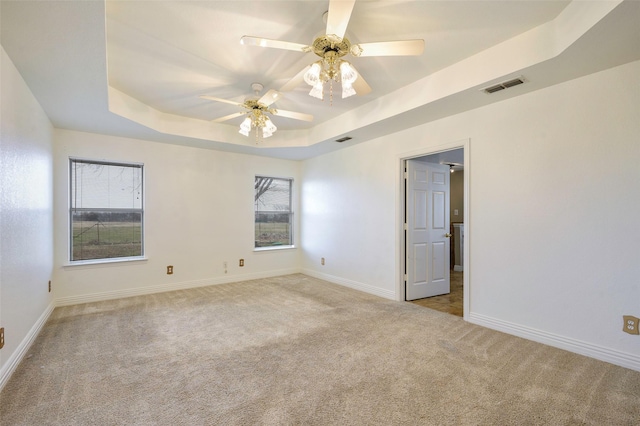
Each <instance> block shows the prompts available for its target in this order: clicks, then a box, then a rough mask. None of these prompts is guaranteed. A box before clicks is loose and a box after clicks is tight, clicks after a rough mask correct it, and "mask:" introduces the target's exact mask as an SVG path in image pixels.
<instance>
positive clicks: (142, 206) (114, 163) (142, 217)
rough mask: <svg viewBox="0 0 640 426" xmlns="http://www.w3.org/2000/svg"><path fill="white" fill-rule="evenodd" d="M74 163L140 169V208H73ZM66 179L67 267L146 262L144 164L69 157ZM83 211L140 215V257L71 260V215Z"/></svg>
mask: <svg viewBox="0 0 640 426" xmlns="http://www.w3.org/2000/svg"><path fill="white" fill-rule="evenodd" d="M75 163H87V164H97V165H105V166H120V167H132V168H139V169H140V179H141V182H140V187H141V190H142V194H141V200H140V208H130V209H129V208H93V207H81V208H79V207H73V200H74V199H73V179H72V176H73V175H72V173H73V166H74V164H75ZM67 176H68V179H69V185H68V190H69V200H68V209H69V210H68V217H67V220H68V226H69V230H68V232H67V236H68V252H67V256H68V264H67V266H73V265H87V264H100V263H117V262H131V261H139V260H147V258H146V256H145V210H146V209H145V193H146V188H145V181H146V179H145V168H144V163H138V162H133V161H111V160H94V159H90V158H81V157H69V170H68V175H67ZM83 211H105V212H112V213H139V214H140V255H139V256H122V257H103V258H96V259H81V260H72V259H73V214H74V213H75V212H83Z"/></svg>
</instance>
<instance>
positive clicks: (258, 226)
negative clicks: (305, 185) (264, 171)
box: [254, 176, 293, 247]
mask: <svg viewBox="0 0 640 426" xmlns="http://www.w3.org/2000/svg"><path fill="white" fill-rule="evenodd" d="M291 186H292V180H291V179H278V178H272V177H267V176H256V179H255V197H254V201H255V247H272V246H282V245H285V246H290V245H293V233H292V226H291V224H292V223H293V220H292V217H293V212H292V211H291Z"/></svg>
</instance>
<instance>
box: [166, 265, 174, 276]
mask: <svg viewBox="0 0 640 426" xmlns="http://www.w3.org/2000/svg"><path fill="white" fill-rule="evenodd" d="M171 274H173V265H169V266H167V275H171Z"/></svg>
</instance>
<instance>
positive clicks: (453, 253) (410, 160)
mask: <svg viewBox="0 0 640 426" xmlns="http://www.w3.org/2000/svg"><path fill="white" fill-rule="evenodd" d="M400 160H401V161H400V165H401V176H402V179H401V181H402V184H401V191H400V193H401V197H400V198H401V200H400V204H401V205H400V210H401V222H402V229H401V230H400V232H401V234H400V238H399V240H400V250H399V251H400V253H401V254H400V256H401V257H400V266H401V267H400V270H401V277H400V283H399V289H398V290H399V291H398V294H399V296H400V300H405V301H410V302H411V303H415V304H417V305H420V306H424V307H427V308H430V309H435V310H439V311H442V312H446V313H449V314H453V315H457V316H461V317H463V318H467V317H468V314H469V312H470V302H471V301H470V275H469V268H468V265H469V248H468V247H469V245H468V235H469V195H468V193H469V191H468V188H469V140H468V139H467V140H463V141H457V142H453V143H450V144H446V145H441V146H438V147H433V148H431V149H425V150H423V151H421V152H412V153H410V154H407V155H402V156H401V157H400ZM420 163H427V164H430V165H434V167H436V168H437V167H440V168H442V167H443V165H444V166H446V167H445V170H447V171H448V172H449V173H450V178H451V179H450V180H448V181H447V184H448V185H447V191H448V195H447V202H446V209H447V214H446V216H447V217H446V228H445V227H444V226H440V227H439V229H437V230H436V232H435V234H433V235H435V237H434V239H436V240H437V238H439V237H440V236H441V235H443V234H444V236H445V237H446V240H444V241H446V252H447V253H446V255H447V257H446V259H445V260H444V262H441V263H446V269H447V271H446V279H447V281H448V283H447V287H445V289H444V290H439V291H435V292H433V291H427V292H426V293H423V291H422V289H419V288H418V287H420V286H423V287H428V286H430V285H431V286H433V283H432V281H435V280H431V276H435V277H438V276H440V275H442V276H444V274H442V273H441V271H440V270H439V268H440V267H439V266H438V264H435V263H434V259H436V258H438V257H442V256H441V255H440V253H439V252H438V251H437V250H436V248H437V246H438V245H441V244H440V242H439V241H435V240H434V241H430V240H429V241H426V242H425V241H421V240H420V237H419V236H418V234H419V229H418V228H419V227H417V226H416V227H414V226H412V223H414V222H415V221H416V219H415V217H414V216H415V215H420V214H422V213H420V212H419V211H420V210H422V211H425V212H427V216H429V215H432V217H426V218H424V219H423V220H422V223H429V224H431V223H433V221H434V219H435V220H439V218H438V213H437V212H434V211H433V207H432V206H428V208H426V209H425V208H420V207H419V206H418V208H417V207H416V204H415V199H416V198H419V199H424V198H425V196H422V195H420V194H419V192H420V189H421V188H420V186H419V185H418V186H417V192H415V191H416V186H415V185H413V184H412V183H411V182H409V180H408V178H409V173H408V172H406V171H405V169H407V168H411V171H412V173H415V172H414V171H415V170H418V173H419V171H420V167H418V169H416V168H415V166H412V164H414V165H415V164H420ZM434 176H435V175H434ZM415 194H418V196H416V195H415ZM426 198H429V199H431V198H433V199H434V200H435V199H437V194H435V195H434V194H431V193H430V192H427V195H426ZM423 243H424V244H423ZM420 246H426V247H427V248H426V249H424V253H423V254H422V255H420V254H421V251H420V250H421V247H420ZM431 246H433V247H434V250H433V251H432V252H431V251H430V250H431V248H430V247H431ZM440 269H443V268H440ZM421 273H422V274H423V275H424V276H425V277H426V278H425V279H421V277H420V274H421ZM416 289H418V291H416ZM443 292H444V294H442V293H443ZM423 294H426V295H427V296H428V297H422V295H423ZM412 299H413V300H412Z"/></svg>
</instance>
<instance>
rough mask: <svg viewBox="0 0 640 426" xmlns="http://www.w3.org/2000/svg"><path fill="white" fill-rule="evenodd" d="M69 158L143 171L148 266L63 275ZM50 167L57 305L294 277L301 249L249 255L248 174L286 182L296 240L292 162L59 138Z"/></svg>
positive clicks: (99, 138) (66, 134) (83, 269)
mask: <svg viewBox="0 0 640 426" xmlns="http://www.w3.org/2000/svg"><path fill="white" fill-rule="evenodd" d="M69 157H81V158H89V159H106V160H113V161H130V162H139V163H144V173H145V207H146V210H145V255H146V257H147V258H148V260H146V261H136V262H120V263H109V264H99V265H83V266H66V265H68V263H69V262H68V229H69V227H68V182H69V178H68V169H69V168H68V161H69ZM54 161H55V166H54V170H55V179H54V183H55V191H54V193H55V215H54V220H55V282H56V285H57V287H58V293H57V297H58V304H59V305H60V304H73V303H79V302H84V301H91V300H100V299H106V298H113V297H123V296H128V295H135V294H145V293H151V292H156V291H162V290H172V289H177V288H186V287H194V286H199V285H209V284H217V283H222V282H232V281H238V280H243V279H251V278H258V277H265V276H273V275H280V274H287V273H292V272H298V271H299V251H300V249H289V250H276V251H269V252H254V251H253V244H254V225H253V223H254V222H253V221H254V217H253V194H254V190H253V184H254V177H255V175H256V174H263V175H274V176H278V177H292V178H294V185H295V188H294V194H295V195H296V196H295V199H294V208H295V209H296V212H294V216H295V218H296V226H295V228H296V229H295V230H296V232H295V234H294V235H296V236H297V235H299V232H297V231H298V228H299V227H298V225H297V223H298V217H299V215H297V214H296V213H297V205H298V201H297V200H298V198H299V197H298V196H297V194H298V188H299V186H298V185H299V168H300V163H299V162H295V161H289V160H278V159H273V158H266V157H256V156H249V155H243V154H234V153H226V152H218V151H213V150H205V149H198V148H189V147H183V146H176V145H168V144H161V143H157V142H148V141H142V140H135V139H126V138H117V137H112V136H104V135H97V134H91V133H82V132H75V131H68V130H59V129H56V131H55V142H54ZM241 258H242V259H245V266H244V267H242V268H240V267H239V266H238V261H239V259H241ZM224 261H227V262H228V265H229V267H228V273H227V274H225V273H224V269H223V262H224ZM167 265H173V267H174V274H173V275H167V274H166V267H167Z"/></svg>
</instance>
